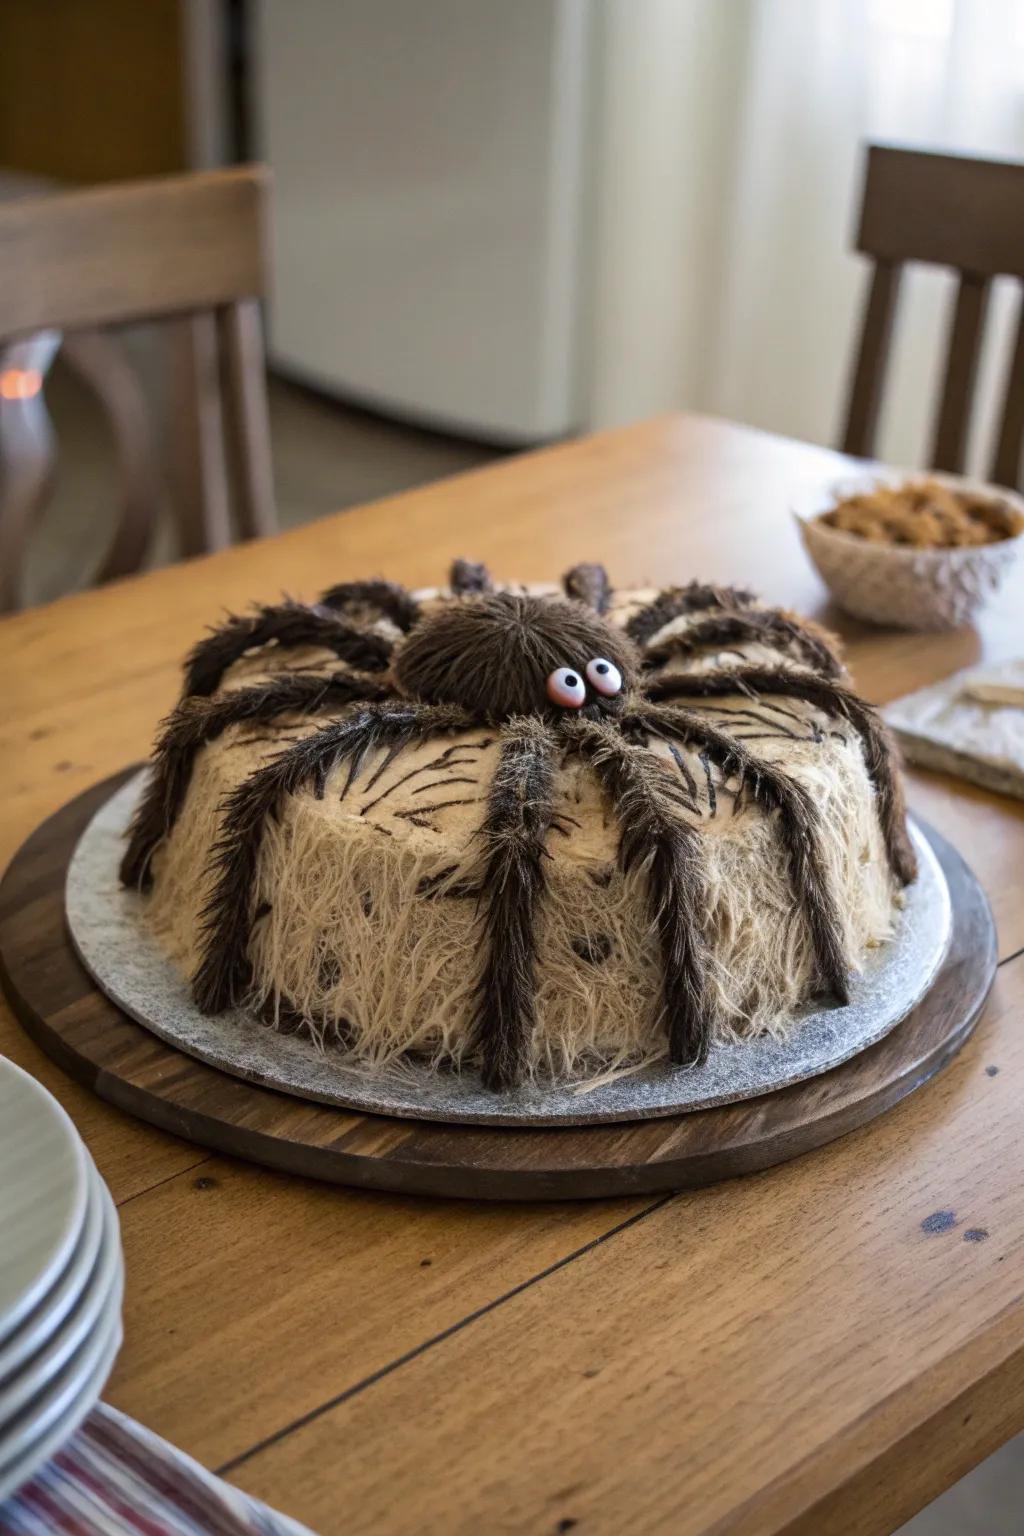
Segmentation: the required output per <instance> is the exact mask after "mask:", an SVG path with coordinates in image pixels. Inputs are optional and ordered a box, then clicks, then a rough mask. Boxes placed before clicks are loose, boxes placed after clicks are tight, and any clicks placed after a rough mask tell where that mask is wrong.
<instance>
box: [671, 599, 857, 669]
mask: <svg viewBox="0 0 1024 1536" xmlns="http://www.w3.org/2000/svg"><path fill="white" fill-rule="evenodd" d="M752 640H759V641H761V643H762V644H764V645H770V646H772V647H774V649H775V650H778V651H790V652H792V653H793V655H795V656H796V657H797V658H798V660H800V661H802V662H805V663H806V665H807V666H809V667H813V668H814V669H815V670H816V671H818V672H820V673H822V675H823V676H824V677H839V675H840V674H841V672H842V670H843V664H842V662H841V661H840V660H839V657H838V655H837V654H836V652H835V650H834V649H833V645H832V643H831V638H830V637H828V636H826V633H825V631H824V630H822V629H821V628H819V626H818V625H813V626H812V625H811V624H809V623H805V622H804V620H802V619H800V618H798V617H797V616H796V615H795V614H791V613H785V612H783V611H782V610H781V609H779V608H747V609H744V610H743V611H742V612H739V613H727V612H725V611H724V610H722V611H720V612H718V613H712V614H709V615H708V616H707V617H706V618H703V619H698V620H697V621H696V622H695V623H693V624H690V625H689V626H688V627H687V628H686V629H685V630H682V631H681V632H680V633H679V634H674V635H669V636H668V638H667V639H665V640H662V641H661V643H660V644H658V645H652V646H649V647H648V649H647V650H646V651H645V652H644V665H645V666H647V667H660V666H663V665H664V664H665V662H667V661H668V660H670V658H671V657H673V656H693V655H696V653H697V652H698V651H701V650H703V649H705V648H706V647H712V646H714V647H717V648H719V649H721V648H722V647H724V646H727V645H736V644H741V645H742V644H745V643H749V642H750V641H752Z"/></svg>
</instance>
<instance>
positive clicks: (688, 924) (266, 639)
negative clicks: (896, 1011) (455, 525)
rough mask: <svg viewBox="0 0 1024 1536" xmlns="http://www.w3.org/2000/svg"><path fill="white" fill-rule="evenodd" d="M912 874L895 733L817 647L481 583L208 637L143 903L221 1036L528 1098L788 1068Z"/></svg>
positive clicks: (131, 874) (457, 583)
mask: <svg viewBox="0 0 1024 1536" xmlns="http://www.w3.org/2000/svg"><path fill="white" fill-rule="evenodd" d="M915 872H916V859H915V854H914V849H913V846H912V843H911V840H910V836H909V834H908V831H907V826H906V820H905V815H904V809H903V798H902V786H901V779H900V771H899V765H898V761H897V758H896V755H895V752H894V749H893V747H892V744H891V741H890V738H889V736H888V733H887V731H886V729H885V727H884V725H883V724H882V722H881V720H880V718H879V716H878V715H877V714H876V713H875V711H874V710H873V709H872V708H871V706H870V705H868V704H867V703H865V701H864V700H863V699H861V698H860V697H859V696H858V695H857V694H856V693H855V692H854V691H853V690H852V689H851V688H850V686H849V684H848V681H847V679H846V674H845V671H844V668H843V665H842V662H841V660H840V659H839V657H838V655H837V654H836V651H835V649H834V646H833V642H832V638H831V637H830V636H829V635H827V634H826V633H825V632H824V631H823V630H821V629H819V628H818V627H817V626H816V625H814V624H812V623H810V622H808V621H806V620H803V619H801V618H799V617H798V616H797V615H796V614H793V613H789V612H787V611H784V610H780V609H776V608H771V607H768V606H766V605H764V604H762V603H760V602H759V601H758V600H757V599H756V598H755V597H754V595H753V594H752V593H750V592H747V591H745V590H743V589H740V588H736V587H725V586H717V585H711V584H706V583H699V582H691V583H690V584H689V585H687V586H682V587H671V588H668V589H665V590H663V591H660V592H659V591H656V590H640V591H637V590H618V591H615V590H613V589H612V587H611V584H610V582H609V580H608V577H607V575H606V573H605V571H604V570H603V568H602V567H600V566H596V565H579V566H576V567H574V568H573V569H572V570H570V571H568V572H567V573H566V574H565V576H564V577H563V579H562V583H561V584H560V585H559V586H557V587H554V586H549V587H546V588H532V587H531V588H527V587H523V586H519V585H517V586H499V585H496V584H495V583H494V582H492V580H491V578H490V577H489V575H488V574H487V572H486V571H485V570H484V568H483V567H482V566H478V565H473V564H470V563H469V562H466V561H457V562H456V563H455V565H454V567H453V569H452V572H451V577H450V582H449V585H448V587H447V588H444V589H442V590H440V591H434V592H430V593H410V592H408V591H406V590H405V589H404V588H402V587H399V586H397V585H395V584H394V583H391V582H388V581H371V582H366V581H363V582H347V583H343V584H341V585H338V586H335V587H332V588H330V589H329V590H328V591H327V592H325V593H324V594H323V596H322V597H321V599H320V600H319V602H317V603H314V604H309V605H305V604H300V603H295V602H283V603H279V604H277V605H275V606H272V607H265V608H260V609H257V610H255V611H254V612H253V613H251V614H247V615H239V616H236V617H232V618H229V619H228V620H227V621H226V622H225V623H223V624H222V625H221V626H220V627H219V628H218V629H216V630H214V631H213V632H212V633H211V634H209V635H208V636H206V637H205V638H203V639H202V640H200V641H199V643H198V644H197V645H196V647H195V648H194V650H193V651H192V653H191V655H190V656H189V658H188V660H187V663H186V672H185V687H184V690H183V694H182V698H181V701H180V703H179V705H178V707H177V709H176V710H175V711H174V713H173V714H172V715H171V716H170V717H169V718H168V720H167V721H165V722H164V725H163V728H162V730H161V732H160V735H159V737H158V739H157V744H156V750H155V753H154V758H153V763H152V766H151V770H150V776H149V781H148V785H147V788H146V791H145V793H144V795H143V797H142V800H141V801H140V804H139V807H138V811H137V813H136V816H135V820H134V823H133V826H132V828H131V830H130V836H129V843H128V848H127V851H126V853H125V856H124V861H123V863H122V867H121V878H122V881H123V883H124V884H125V885H126V886H127V887H128V888H129V889H131V890H137V891H139V892H140V893H143V894H142V898H141V899H142V900H143V901H144V903H145V908H144V910H145V917H146V921H147V922H148V923H149V924H150V925H151V927H152V930H153V931H154V932H155V934H156V936H157V937H158V939H159V940H160V942H161V943H162V945H163V946H164V948H165V950H166V951H167V952H169V953H170V955H171V956H172V958H173V960H174V961H175V963H176V964H177V966H178V967H179V968H180V971H181V972H182V973H183V974H184V975H185V976H186V977H187V978H188V980H189V985H190V987H191V990H192V995H193V997H194V999H195V1002H196V1003H197V1004H198V1006H199V1008H200V1009H201V1010H202V1011H203V1012H204V1013H205V1014H207V1015H210V1016H215V1015H220V1014H224V1013H225V1012H226V1010H228V1009H230V1007H231V1006H232V1005H239V1006H244V1007H246V1008H249V1009H252V1010H253V1011H255V1012H258V1013H259V1014H261V1015H262V1016H263V1017H264V1018H265V1019H266V1020H267V1022H268V1023H269V1024H271V1025H272V1026H275V1027H277V1028H279V1029H283V1030H287V1031H289V1032H297V1033H298V1034H299V1035H300V1037H302V1038H308V1039H309V1043H310V1049H317V1048H319V1047H322V1045H324V1044H329V1045H331V1046H333V1047H335V1048H337V1049H338V1050H339V1051H340V1052H341V1053H342V1054H343V1057H344V1059H345V1060H347V1061H350V1062H354V1063H358V1064H359V1065H360V1066H362V1067H364V1068H366V1069H369V1070H374V1069H382V1068H385V1067H387V1066H388V1065H389V1064H393V1063H397V1062H399V1061H401V1060H402V1059H403V1058H409V1057H414V1058H418V1059H420V1060H425V1061H426V1062H427V1063H429V1064H430V1065H431V1066H433V1067H436V1068H437V1069H439V1070H440V1069H446V1068H451V1067H456V1068H457V1067H458V1066H460V1065H468V1066H473V1067H478V1068H479V1069H480V1071H481V1073H482V1075H483V1078H484V1081H485V1082H486V1084H487V1085H488V1086H489V1087H491V1088H494V1089H496V1090H507V1089H514V1088H516V1087H517V1086H519V1085H520V1084H522V1083H524V1082H528V1081H535V1080H541V1081H548V1082H552V1081H554V1082H586V1081H593V1080H594V1079H596V1078H598V1077H600V1076H602V1075H604V1076H607V1075H608V1074H609V1073H616V1072H621V1071H625V1070H630V1069H634V1068H636V1067H637V1066H639V1065H643V1064H647V1063H654V1062H659V1061H668V1062H672V1063H677V1064H680V1065H686V1064H695V1063H699V1062H701V1061H703V1060H704V1058H705V1057H706V1055H707V1053H708V1051H709V1049H710V1047H711V1046H712V1045H717V1044H723V1043H727V1042H739V1041H742V1040H744V1039H749V1038H751V1037H753V1036H757V1035H768V1036H771V1037H774V1038H777V1039H785V1038H786V1037H787V1036H788V1035H789V1034H791V1033H792V1032H793V1031H795V1030H796V1029H798V1028H799V1020H800V1016H801V1015H800V1010H801V1007H802V1005H803V1004H805V1003H806V1002H807V1001H808V1000H809V999H810V998H812V997H815V996H827V997H829V998H830V999H831V1000H832V1001H833V1002H835V1003H837V1004H840V1005H841V1004H842V1003H844V1002H845V1001H846V1000H847V997H848V980H849V977H850V974H851V973H852V972H853V971H855V970H856V969H857V968H858V967H859V966H860V965H861V964H862V962H863V960H864V958H865V956H866V955H867V953H868V952H869V951H870V950H871V949H873V948H875V947H877V946H878V945H879V944H882V943H884V942H885V941H886V940H887V939H889V938H890V937H891V936H892V933H893V924H894V921H895V918H896V914H897V911H898V909H899V907H900V905H901V902H902V888H903V886H905V885H906V884H908V883H909V882H910V881H911V880H913V879H914V877H915ZM225 1027H230V1025H229V1024H228V1023H227V1022H226V1024H225Z"/></svg>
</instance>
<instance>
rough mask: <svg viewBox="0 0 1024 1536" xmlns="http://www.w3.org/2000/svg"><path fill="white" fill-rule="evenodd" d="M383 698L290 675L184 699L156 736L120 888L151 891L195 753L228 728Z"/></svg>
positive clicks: (337, 679) (365, 685) (363, 688)
mask: <svg viewBox="0 0 1024 1536" xmlns="http://www.w3.org/2000/svg"><path fill="white" fill-rule="evenodd" d="M383 697H384V694H383V689H382V688H381V687H380V685H379V684H378V683H373V682H371V681H369V680H368V679H365V678H358V677H353V676H352V675H351V674H350V673H346V672H335V673H333V674H332V675H331V676H329V677H319V676H317V675H315V674H313V673H303V672H291V673H286V674H283V675H282V676H280V677H276V678H274V679H273V681H271V682H268V683H259V684H257V685H256V686H254V687H252V688H239V689H238V691H237V692H235V693H229V694H227V695H225V696H224V697H223V698H216V699H206V698H187V699H184V700H183V701H182V702H181V704H179V705H178V707H177V709H176V710H174V712H173V713H172V714H171V715H169V716H168V717H167V719H166V720H165V721H164V724H163V728H162V730H161V732H160V735H159V736H158V737H157V743H156V748H155V751H154V756H153V763H152V767H151V769H150V776H149V784H148V786H147V788H146V793H145V794H144V795H143V797H142V799H141V801H140V802H139V806H138V809H137V811H136V812H135V815H134V817H133V818H132V824H131V827H130V828H129V842H128V849H127V852H126V853H125V856H124V859H123V860H122V862H121V871H120V874H121V882H122V884H124V885H126V886H128V887H130V888H132V889H136V890H145V889H146V888H147V887H148V886H149V884H150V883H151V879H152V875H151V872H150V864H151V861H152V858H153V855H154V853H155V852H156V850H157V848H158V847H159V845H160V843H161V842H162V841H163V839H164V838H165V837H166V836H167V835H168V833H169V832H170V831H171V829H172V827H173V826H174V823H175V822H176V821H177V819H178V815H179V813H180V811H181V807H182V805H183V804H184V801H185V795H186V793H187V791H188V786H189V781H190V780H191V777H192V768H193V765H194V763H195V760H196V754H197V753H198V751H199V749H200V747H203V746H205V745H206V743H207V742H209V741H216V739H217V737H218V736H221V735H223V733H224V732H225V731H226V730H227V729H228V728H229V726H232V725H241V724H242V723H244V722H246V721H267V720H275V719H277V718H278V717H279V716H280V715H286V714H293V713H298V714H312V713H314V712H316V711H318V710H322V709H342V708H344V706H345V705H346V704H351V703H352V702H353V701H354V700H357V699H359V700H363V701H368V700H371V699H380V698H383Z"/></svg>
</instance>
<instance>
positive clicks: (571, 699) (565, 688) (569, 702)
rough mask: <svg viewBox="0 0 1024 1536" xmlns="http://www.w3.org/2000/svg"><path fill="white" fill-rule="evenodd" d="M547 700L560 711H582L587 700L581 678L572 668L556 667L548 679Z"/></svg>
mask: <svg viewBox="0 0 1024 1536" xmlns="http://www.w3.org/2000/svg"><path fill="white" fill-rule="evenodd" d="M548 698H549V699H550V700H551V702H552V704H557V705H559V707H560V708H561V709H582V708H583V705H584V704H585V703H586V699H587V690H586V687H585V686H584V683H583V679H582V677H580V675H579V673H578V672H574V671H573V669H572V667H557V668H556V669H555V671H554V672H552V673H551V675H550V677H549V678H548Z"/></svg>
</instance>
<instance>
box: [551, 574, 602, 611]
mask: <svg viewBox="0 0 1024 1536" xmlns="http://www.w3.org/2000/svg"><path fill="white" fill-rule="evenodd" d="M562 587H563V589H564V591H565V595H566V597H571V598H575V600H576V602H578V603H584V604H585V605H586V607H588V608H593V610H594V612H595V613H607V612H608V607H609V604H610V603H611V600H612V584H611V582H610V581H609V580H608V572H607V571H606V570H605V568H604V566H603V565H574V566H573V568H572V570H571V571H566V573H565V575H564V576H563V577H562Z"/></svg>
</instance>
